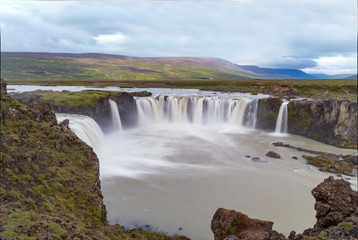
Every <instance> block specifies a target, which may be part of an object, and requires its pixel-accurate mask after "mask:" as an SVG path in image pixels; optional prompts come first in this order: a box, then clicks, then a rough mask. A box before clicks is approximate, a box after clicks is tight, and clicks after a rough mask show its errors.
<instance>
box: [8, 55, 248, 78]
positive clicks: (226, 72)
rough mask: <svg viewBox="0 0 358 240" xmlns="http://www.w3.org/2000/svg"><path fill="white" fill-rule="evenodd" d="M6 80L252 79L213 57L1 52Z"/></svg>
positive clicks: (229, 63) (228, 63) (233, 66)
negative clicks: (138, 56)
mask: <svg viewBox="0 0 358 240" xmlns="http://www.w3.org/2000/svg"><path fill="white" fill-rule="evenodd" d="M1 57H2V74H3V75H2V77H3V78H5V79H28V80H32V79H35V80H36V79H50V80H56V79H67V80H77V79H80V80H87V79H89V80H97V79H100V80H111V79H121V80H167V79H169V80H173V79H211V78H212V79H238V78H239V79H248V78H251V77H252V76H249V75H247V73H246V72H245V71H243V70H242V69H240V68H238V67H236V66H235V65H234V64H232V63H231V62H228V61H224V60H219V59H215V58H190V59H189V58H135V57H123V56H114V55H105V56H104V55H98V54H93V55H89V54H85V55H73V54H51V53H41V54H39V53H32V54H31V53H2V54H1Z"/></svg>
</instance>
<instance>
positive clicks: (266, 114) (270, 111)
mask: <svg viewBox="0 0 358 240" xmlns="http://www.w3.org/2000/svg"><path fill="white" fill-rule="evenodd" d="M258 104H259V105H258V108H257V121H256V128H258V129H267V130H275V127H276V120H277V116H278V112H279V110H280V107H281V104H282V100H281V99H279V98H262V99H259V103H258Z"/></svg>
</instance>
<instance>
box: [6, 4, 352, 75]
mask: <svg viewBox="0 0 358 240" xmlns="http://www.w3.org/2000/svg"><path fill="white" fill-rule="evenodd" d="M356 15H357V8H356V3H355V2H354V1H351V0H340V1H336V0H316V1H312V0H290V1H287V0H271V1H265V0H247V1H246V0H245V1H194V0H193V1H181V0H177V1H135V0H134V1H85V2H82V1H28V2H13V1H2V2H1V3H0V26H1V30H2V49H3V50H4V51H29V52H34V51H47V52H103V53H112V54H122V55H132V56H149V57H160V56H192V57H194V56H197V57H219V58H225V59H228V60H230V61H232V62H235V63H239V64H254V65H259V66H264V67H284V68H286V67H287V68H300V69H303V68H304V69H315V68H317V67H319V71H325V70H327V71H338V70H339V69H337V68H336V67H335V66H332V65H331V64H323V63H322V61H324V60H319V59H324V58H325V57H335V56H353V55H354V54H355V53H356V51H357V45H356V44H357V38H356V31H355V30H356V29H357V22H356ZM352 54H353V55H352ZM347 61H349V63H347V64H348V65H349V66H353V65H354V64H355V63H356V61H355V60H354V59H353V58H352V57H347ZM335 63H337V64H339V61H335ZM322 64H323V65H322ZM340 67H344V66H343V65H340ZM350 68H351V67H350ZM353 69H356V67H355V68H354V67H353ZM316 70H318V68H317V69H316Z"/></svg>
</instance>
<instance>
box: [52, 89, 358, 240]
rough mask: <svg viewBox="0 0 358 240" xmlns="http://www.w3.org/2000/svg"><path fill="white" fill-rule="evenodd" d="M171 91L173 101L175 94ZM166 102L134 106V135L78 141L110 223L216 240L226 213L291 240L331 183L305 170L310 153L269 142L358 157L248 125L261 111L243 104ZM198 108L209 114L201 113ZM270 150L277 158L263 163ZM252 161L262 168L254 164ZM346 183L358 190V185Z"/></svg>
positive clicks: (227, 99)
mask: <svg viewBox="0 0 358 240" xmlns="http://www.w3.org/2000/svg"><path fill="white" fill-rule="evenodd" d="M172 91H173V92H172V93H168V94H169V96H170V94H173V95H175V94H174V92H175V90H172ZM162 97H163V95H161V97H157V98H155V97H152V98H141V99H137V106H138V110H139V111H138V114H139V118H140V119H139V124H138V127H136V128H133V129H126V130H124V131H113V132H112V133H110V134H106V135H104V136H102V134H101V133H91V134H89V135H86V137H88V138H89V140H88V139H87V140H86V139H83V138H85V137H83V136H81V134H79V137H81V138H82V139H83V140H84V141H85V142H87V143H88V144H90V145H91V146H93V147H94V150H95V152H96V153H97V155H98V157H99V159H100V174H101V175H100V176H101V183H102V192H103V195H104V201H105V204H106V206H107V210H108V219H109V222H110V223H111V224H114V223H119V224H121V225H123V226H126V227H135V226H141V225H147V224H149V225H150V226H151V227H152V229H156V228H157V230H163V231H165V232H168V233H169V234H183V235H186V236H188V237H189V238H191V239H203V240H204V239H213V234H212V232H211V230H210V222H211V219H212V217H213V215H214V213H215V211H216V209H217V208H219V207H224V208H228V209H235V210H237V211H241V212H243V213H245V214H247V215H248V216H249V217H251V218H259V219H262V220H269V221H273V222H274V226H273V228H274V229H275V230H277V231H279V232H283V233H284V234H286V235H287V234H288V233H289V231H290V230H295V231H296V232H302V231H303V230H304V229H306V228H308V227H312V226H313V224H314V223H315V221H316V220H315V210H314V202H315V201H314V198H313V196H312V195H311V190H312V189H313V188H314V187H315V186H317V185H318V184H319V183H320V182H322V181H323V179H325V178H327V177H328V176H330V175H332V174H329V173H323V172H320V171H319V170H318V169H317V168H316V167H313V166H310V165H307V164H306V160H305V159H303V158H302V157H301V156H302V154H307V153H303V152H297V151H295V150H292V149H289V148H283V147H274V146H273V145H272V143H273V142H277V141H283V142H285V143H288V144H291V145H293V146H297V147H302V148H307V149H312V150H319V151H325V152H331V153H343V154H356V150H346V149H339V148H336V147H332V146H329V145H326V144H322V143H319V142H317V141H314V140H310V139H307V138H304V137H300V136H296V135H289V134H285V133H282V130H280V132H281V133H272V132H267V131H262V130H256V129H254V125H255V116H254V117H249V116H252V115H255V113H254V110H253V111H251V110H248V109H255V108H256V109H257V106H255V100H254V99H253V98H252V97H251V98H248V97H247V95H242V96H236V97H232V96H231V95H228V94H222V95H221V94H218V95H215V96H212V95H211V96H210V98H206V100H205V99H202V97H193V96H191V100H189V99H188V98H187V97H186V99H183V98H182V97H178V96H176V97H172V98H167V100H166V103H163V101H161V99H163V98H162ZM259 97H263V96H259ZM215 98H216V99H217V101H216V100H213V99H215ZM169 99H170V101H169ZM193 99H194V100H193ZM210 99H211V100H210ZM220 99H221V100H220ZM201 100H202V101H201ZM219 100H220V103H219ZM210 101H211V103H210ZM173 102H174V103H173ZM188 102H191V103H190V104H189V105H190V106H189V105H188ZM185 105H186V106H185ZM239 108H240V109H239ZM188 109H191V110H190V111H188ZM200 109H203V110H202V111H205V114H204V113H202V114H199V113H198V112H197V111H200ZM224 109H226V110H224ZM227 111H229V112H230V113H228V112H227ZM185 112H186V113H185ZM283 115H284V114H283ZM57 117H58V119H59V120H63V119H64V118H69V119H70V127H71V129H73V130H74V132H75V133H76V134H78V132H81V131H83V130H81V131H79V130H78V129H77V130H76V128H81V127H79V126H80V125H79V124H78V122H82V125H83V126H85V128H86V127H87V122H86V123H85V122H84V121H81V119H82V120H83V119H85V120H86V121H87V120H88V119H87V117H85V118H83V116H78V115H63V114H58V115H57ZM71 119H72V120H71ZM114 119H116V118H114ZM199 119H201V120H199ZM278 120H279V121H282V119H278ZM76 122H77V125H76V124H75V125H74V123H76ZM91 124H92V122H91ZM91 129H92V130H94V129H97V128H93V127H91ZM76 131H77V132H76ZM94 131H97V130H94ZM99 131H100V130H99ZM85 132H86V131H85ZM92 137H95V138H100V143H99V142H98V141H93V140H92V141H91V140H90V139H91V138H92ZM270 150H273V151H276V152H278V153H279V154H281V158H280V159H274V158H268V157H266V156H265V154H266V153H267V152H268V151H270ZM247 155H250V156H251V157H259V158H260V160H259V161H253V160H252V159H251V158H248V157H247ZM292 156H297V157H298V160H294V159H292ZM343 177H344V178H348V176H343ZM349 181H350V182H351V184H352V187H353V188H354V189H355V190H356V189H357V181H356V178H355V177H352V178H351V179H350V180H349Z"/></svg>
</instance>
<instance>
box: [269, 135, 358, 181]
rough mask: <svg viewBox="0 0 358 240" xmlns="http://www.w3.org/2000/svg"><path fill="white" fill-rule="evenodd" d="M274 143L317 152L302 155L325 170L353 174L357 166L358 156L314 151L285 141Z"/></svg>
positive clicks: (321, 169)
mask: <svg viewBox="0 0 358 240" xmlns="http://www.w3.org/2000/svg"><path fill="white" fill-rule="evenodd" d="M273 145H274V146H277V147H287V148H291V149H294V150H296V151H300V152H307V153H310V154H315V155H316V156H310V155H302V157H303V158H305V159H306V160H307V163H308V164H311V165H313V166H316V167H319V170H320V171H323V172H331V173H342V174H346V175H352V171H353V169H354V168H356V164H355V166H354V162H355V161H356V160H357V158H358V156H352V155H341V154H340V155H336V154H332V153H325V152H321V151H314V150H309V149H304V148H299V147H295V146H291V145H290V144H285V143H283V142H276V143H273ZM292 158H293V157H292Z"/></svg>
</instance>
